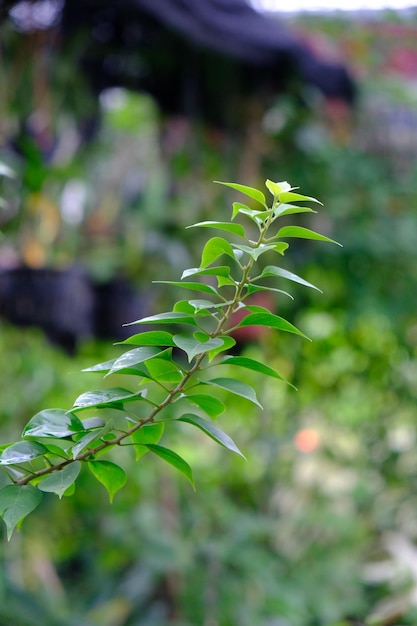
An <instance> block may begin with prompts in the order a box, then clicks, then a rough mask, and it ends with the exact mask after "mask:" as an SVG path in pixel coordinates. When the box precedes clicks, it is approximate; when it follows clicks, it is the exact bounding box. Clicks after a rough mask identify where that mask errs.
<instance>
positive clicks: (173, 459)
mask: <svg viewBox="0 0 417 626" xmlns="http://www.w3.org/2000/svg"><path fill="white" fill-rule="evenodd" d="M146 447H147V448H148V450H150V451H151V452H153V453H154V454H156V456H159V458H160V459H163V460H164V461H166V462H167V463H169V464H170V465H172V466H173V467H175V468H176V469H177V470H178V471H179V472H181V473H182V474H184V476H185V477H186V478H188V480H189V481H190V483H191V484H192V485H193V487H194V478H193V472H192V469H191V467H190V466H189V465H188V463H187V462H186V461H184V459H183V458H182V457H180V456H179V454H177V453H176V452H174V451H173V450H170V449H169V448H164V447H162V446H157V445H154V444H146Z"/></svg>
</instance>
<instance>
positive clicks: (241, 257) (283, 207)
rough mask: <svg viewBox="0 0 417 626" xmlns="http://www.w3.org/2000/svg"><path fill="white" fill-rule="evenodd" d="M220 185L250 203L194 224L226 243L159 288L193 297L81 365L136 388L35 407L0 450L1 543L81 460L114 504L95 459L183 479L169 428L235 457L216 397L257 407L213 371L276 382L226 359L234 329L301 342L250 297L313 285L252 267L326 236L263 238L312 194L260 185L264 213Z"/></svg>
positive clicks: (252, 194)
mask: <svg viewBox="0 0 417 626" xmlns="http://www.w3.org/2000/svg"><path fill="white" fill-rule="evenodd" d="M221 184H223V185H226V186H228V187H231V188H232V189H234V190H237V191H239V192H242V193H243V194H245V195H246V196H248V197H249V198H250V199H251V201H254V202H255V203H257V206H258V208H251V207H250V206H248V205H247V204H243V203H241V202H234V203H233V213H232V219H231V221H230V222H217V221H205V222H200V223H197V224H194V225H193V227H202V228H214V229H217V230H220V231H222V233H224V234H225V235H226V236H227V237H228V239H226V238H224V237H218V236H215V237H212V238H210V239H209V240H208V241H207V243H206V244H205V246H204V248H203V251H202V256H201V264H200V266H199V267H196V268H191V269H187V270H185V271H184V272H183V275H182V277H181V280H180V281H178V282H172V281H169V284H171V285H173V286H174V287H175V288H178V289H186V290H188V291H191V292H192V293H193V294H194V295H195V294H198V295H199V296H200V297H199V298H194V297H190V298H189V299H186V300H180V301H178V302H176V304H175V305H174V307H173V309H172V311H168V312H164V313H160V314H157V315H152V316H150V317H145V318H142V319H140V320H137V321H136V322H133V323H134V324H139V325H146V326H149V325H152V327H154V326H155V327H156V328H155V329H153V330H145V331H144V332H141V333H138V334H135V335H133V336H131V337H129V338H128V339H127V340H125V341H124V342H122V343H123V344H125V345H127V346H128V347H129V348H128V350H127V351H126V352H125V353H123V354H122V355H121V356H119V357H118V358H115V359H113V360H111V361H108V362H105V363H100V364H98V365H94V366H93V367H90V368H87V369H86V370H84V371H87V372H95V373H97V372H99V373H101V374H104V375H105V376H106V377H107V376H109V375H112V376H113V375H128V376H132V377H134V378H136V379H138V385H137V388H136V389H134V390H133V391H132V390H129V389H127V388H124V387H108V388H104V389H101V390H93V391H87V392H86V393H83V394H82V395H80V396H79V397H78V398H77V399H76V400H75V402H74V405H73V407H72V409H70V410H69V411H66V410H64V409H56V408H53V409H46V410H43V411H40V412H39V413H37V414H36V415H35V416H34V417H32V419H31V420H30V421H29V422H28V424H27V425H26V427H25V428H24V430H23V435H22V439H21V440H20V441H18V442H13V443H8V444H5V445H3V446H1V447H0V466H1V468H2V469H3V470H4V475H3V477H2V478H3V481H2V482H3V485H4V486H3V487H2V488H1V489H0V516H1V517H2V518H3V520H4V522H5V523H6V526H7V533H8V537H9V538H10V536H11V535H12V532H13V530H14V528H15V527H16V525H20V524H21V522H22V520H23V519H24V518H25V517H26V516H27V515H28V514H29V513H30V512H32V511H33V510H34V509H35V508H36V507H37V506H38V505H39V504H40V502H41V500H42V493H43V492H53V493H56V494H57V495H58V496H59V497H60V498H61V497H62V496H63V495H71V494H72V493H73V491H74V489H75V483H76V480H77V477H78V475H79V472H80V470H81V467H82V465H87V466H88V468H89V470H90V471H91V473H92V474H93V475H94V477H95V478H97V480H98V481H99V482H101V483H102V484H103V485H104V487H105V488H106V489H107V491H108V493H109V496H110V500H112V499H113V496H114V495H115V493H116V492H117V491H118V490H119V489H120V488H121V487H122V486H123V485H124V483H125V481H126V472H125V470H124V469H123V468H122V467H121V465H119V464H118V463H116V462H114V461H113V460H111V461H110V460H103V459H102V455H103V454H104V453H106V452H110V451H112V450H113V451H114V450H115V449H116V448H125V447H131V448H133V449H134V450H135V453H136V458H137V459H140V458H141V457H142V456H143V454H144V453H145V452H148V451H149V452H152V453H154V454H155V455H157V456H158V457H160V458H161V459H163V460H164V461H166V462H167V463H169V464H171V465H172V466H174V467H175V468H176V469H177V470H179V471H180V472H181V473H182V474H184V475H185V476H186V477H187V478H188V480H189V481H190V482H191V483H193V475H192V470H191V467H190V466H189V464H188V463H187V462H186V461H185V460H184V459H183V458H182V457H181V456H180V455H179V454H178V453H177V452H176V451H174V450H172V449H170V448H168V447H165V446H162V445H160V443H159V442H160V439H161V437H162V435H163V432H164V428H165V425H166V424H167V423H169V422H171V423H172V422H177V423H178V422H180V423H186V424H190V425H192V426H195V427H197V428H199V429H200V430H201V431H203V432H204V433H205V434H206V435H208V436H209V437H211V438H212V439H214V440H215V441H216V442H217V443H219V444H220V445H222V446H224V447H225V448H227V449H229V450H231V451H232V452H235V453H237V454H240V455H242V453H241V452H240V450H239V449H238V447H237V446H236V444H235V443H234V442H233V440H232V439H231V438H230V437H229V436H228V435H226V434H225V433H224V432H223V431H222V430H220V429H219V428H218V427H217V425H215V423H214V420H216V419H217V418H218V416H219V415H220V414H221V413H223V412H224V411H225V408H226V407H225V404H224V403H223V401H222V400H220V398H218V397H216V395H215V391H216V390H226V391H227V392H230V393H231V394H234V395H236V396H240V397H243V398H244V399H246V400H247V401H248V402H250V403H252V404H254V405H256V406H257V407H261V405H260V402H259V400H258V398H257V395H256V391H255V389H254V388H253V387H252V386H250V385H249V384H247V383H246V382H242V381H241V380H239V377H238V373H236V375H235V376H233V377H231V376H227V377H225V376H222V375H221V369H222V366H223V367H224V366H225V365H227V366H234V367H236V368H237V369H236V372H238V371H239V368H245V369H247V370H254V371H255V372H258V373H261V374H264V375H265V376H268V377H271V378H272V379H273V380H280V381H283V380H284V379H283V377H282V376H281V375H280V374H279V373H278V372H277V371H276V370H275V369H273V368H271V367H270V366H268V365H266V364H264V363H262V362H260V361H259V360H256V359H252V358H248V357H243V356H236V355H233V354H230V350H231V349H232V348H233V346H234V345H235V343H236V342H235V339H234V338H233V334H234V332H235V331H236V330H237V329H242V328H246V327H249V326H262V327H268V328H272V329H275V330H280V331H284V332H289V333H293V334H296V335H299V336H302V337H305V335H304V334H303V333H302V332H301V331H300V330H299V329H298V328H297V327H296V326H294V325H293V324H291V323H290V322H289V321H287V320H286V319H284V318H283V317H280V316H279V315H276V314H275V313H273V312H271V311H270V310H269V309H267V308H265V307H263V306H259V305H256V304H250V299H249V300H248V298H249V297H250V296H251V295H252V294H256V293H258V292H272V293H278V294H280V295H286V296H289V297H291V296H290V294H288V293H287V292H285V291H283V290H282V289H281V288H278V287H275V286H269V285H268V280H269V279H271V278H272V279H276V278H278V279H280V278H282V279H286V280H290V281H293V282H296V283H299V284H301V285H304V286H306V287H310V288H314V289H317V288H316V287H314V285H312V284H311V283H309V282H307V281H305V280H304V279H303V278H301V277H299V276H298V275H296V274H293V273H291V272H289V271H288V270H286V269H283V268H281V267H279V266H277V265H270V264H268V265H266V264H264V265H263V266H260V264H259V259H260V257H261V256H263V255H265V254H266V255H267V256H268V257H269V256H270V255H271V254H272V255H276V254H278V255H279V256H282V255H283V254H284V253H285V251H286V250H287V248H288V246H289V244H288V243H287V242H286V241H285V240H286V239H289V238H293V237H298V238H306V239H315V240H322V241H330V242H333V240H332V239H329V238H328V237H326V236H324V235H321V234H318V233H316V232H315V231H312V230H310V229H307V228H304V227H301V226H289V225H284V226H282V227H281V228H279V229H278V230H275V229H274V230H273V232H271V229H272V227H273V225H275V223H276V221H277V220H278V219H280V218H283V217H284V216H288V215H292V214H295V213H304V212H313V210H312V209H311V208H307V207H305V206H299V205H298V203H299V202H314V203H319V201H318V200H316V199H315V198H312V197H309V196H304V195H301V194H299V193H298V192H296V191H295V188H294V187H291V186H290V185H289V184H288V183H287V182H281V183H274V182H272V181H270V180H267V181H266V187H267V188H268V190H269V191H270V193H271V194H272V197H273V199H272V202H271V204H270V206H269V205H268V204H267V202H266V198H265V195H264V194H263V193H262V192H261V191H259V190H257V189H254V188H252V187H247V186H245V185H239V184H235V183H221ZM319 204H320V203H319ZM259 205H260V206H259ZM238 216H243V218H246V219H248V220H249V227H246V228H244V226H243V225H242V224H240V223H238V222H237V221H235V218H237V217H238ZM249 231H250V232H249ZM252 231H253V233H254V234H252ZM252 237H253V239H252ZM229 239H230V241H229ZM235 240H237V242H236V241H235ZM333 243H335V242H333ZM201 279H202V280H201ZM203 281H204V282H203ZM161 282H168V281H161ZM238 311H240V312H242V311H243V313H244V316H243V317H241V318H239V320H238V321H237V320H236V317H235V314H236V313H237V312H238ZM161 327H163V328H164V329H161ZM167 328H168V330H165V329H167ZM172 329H174V330H172ZM132 346H135V347H133V348H132ZM227 370H228V371H229V370H230V367H228V368H227ZM217 372H219V373H220V375H218V374H217ZM213 392H214V393H213ZM242 456H243V455H242Z"/></svg>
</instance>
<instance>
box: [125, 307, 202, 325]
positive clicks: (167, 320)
mask: <svg viewBox="0 0 417 626" xmlns="http://www.w3.org/2000/svg"><path fill="white" fill-rule="evenodd" d="M156 323H158V324H193V325H194V326H195V325H196V322H195V320H194V318H193V317H190V316H189V315H186V314H185V313H181V312H179V311H168V312H167V313H159V315H150V316H149V317H143V318H142V319H140V320H136V321H135V322H130V323H129V324H125V326H132V325H133V324H156Z"/></svg>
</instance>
